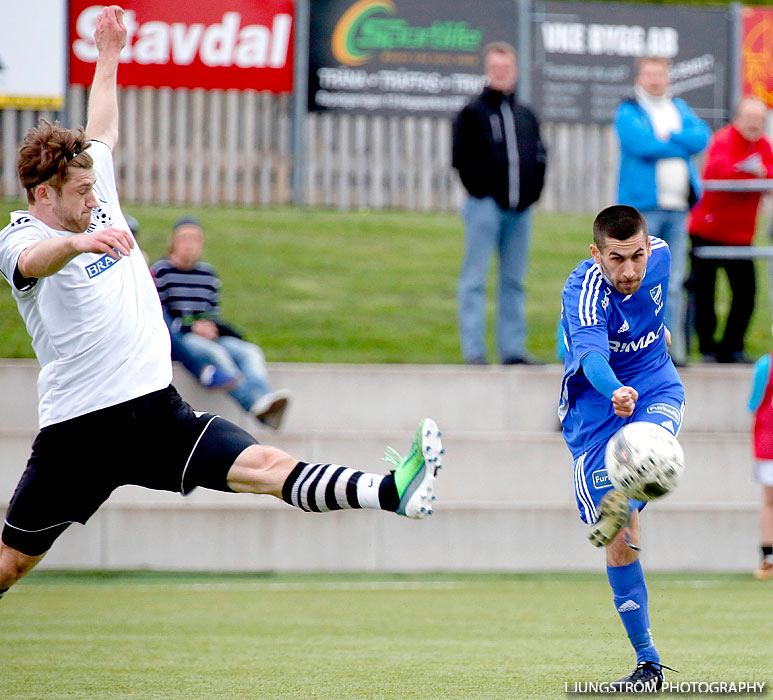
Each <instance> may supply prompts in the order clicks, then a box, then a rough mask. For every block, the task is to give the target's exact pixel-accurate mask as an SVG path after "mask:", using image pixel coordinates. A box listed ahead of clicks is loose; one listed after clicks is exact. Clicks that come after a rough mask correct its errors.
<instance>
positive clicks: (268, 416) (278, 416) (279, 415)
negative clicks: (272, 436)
mask: <svg viewBox="0 0 773 700" xmlns="http://www.w3.org/2000/svg"><path fill="white" fill-rule="evenodd" d="M290 396H291V394H290V392H289V391H271V392H269V393H268V394H263V396H261V397H260V398H259V399H258V400H257V401H256V402H255V403H254V404H252V408H251V409H250V413H252V414H253V415H254V416H255V418H257V419H258V420H259V421H260V422H261V423H263V425H265V426H267V427H269V428H271V429H272V430H279V428H280V427H281V426H282V420H283V419H284V415H285V411H286V410H287V406H288V405H289V403H290Z"/></svg>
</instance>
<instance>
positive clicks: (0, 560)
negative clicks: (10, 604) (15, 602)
mask: <svg viewBox="0 0 773 700" xmlns="http://www.w3.org/2000/svg"><path fill="white" fill-rule="evenodd" d="M42 558H43V557H42V555H41V556H38V557H32V556H28V555H26V554H22V553H21V552H18V551H17V550H15V549H12V548H11V547H7V546H5V545H3V544H0V591H2V590H6V589H8V588H10V587H11V586H13V585H14V584H15V583H16V582H17V581H19V579H21V578H22V577H23V576H24V575H25V574H26V573H27V572H29V571H30V570H31V569H32V567H34V566H35V564H37V563H38V562H39V561H40V560H41V559H42Z"/></svg>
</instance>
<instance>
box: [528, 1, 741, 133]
mask: <svg viewBox="0 0 773 700" xmlns="http://www.w3.org/2000/svg"><path fill="white" fill-rule="evenodd" d="M730 27H731V25H730V13H729V12H728V11H727V10H726V9H723V8H711V7H685V6H679V5H668V6H661V5H646V4H638V3H613V2H561V1H558V2H553V1H550V0H549V1H548V2H540V3H537V4H536V5H535V9H534V24H533V29H534V60H533V64H532V66H533V73H532V85H533V91H532V94H533V97H534V106H535V108H536V110H537V113H538V114H539V115H540V116H541V117H542V118H543V119H544V120H546V121H556V122H599V123H609V122H610V121H612V119H613V117H614V114H615V110H616V108H617V105H618V104H619V103H620V101H621V100H622V99H624V98H626V97H630V96H631V95H633V81H634V78H635V77H636V76H635V71H636V59H637V58H639V57H641V56H661V57H663V58H666V59H668V60H669V61H671V71H670V72H671V92H672V94H674V95H675V96H679V97H682V98H684V99H685V100H686V101H687V103H688V104H689V105H690V107H692V108H693V109H694V110H695V112H696V114H697V115H698V116H699V117H702V118H703V119H705V120H706V121H708V122H709V123H710V124H712V126H715V127H716V126H720V125H721V124H723V123H724V121H725V120H726V119H727V116H728V112H727V107H728V102H729V94H728V91H729V84H730V80H729V75H728V64H729V55H730Z"/></svg>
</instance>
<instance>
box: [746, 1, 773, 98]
mask: <svg viewBox="0 0 773 700" xmlns="http://www.w3.org/2000/svg"><path fill="white" fill-rule="evenodd" d="M741 13H742V15H741V16H742V17H743V42H742V44H741V71H742V73H743V82H742V91H743V94H744V95H756V96H757V97H759V98H760V99H761V100H762V101H763V102H765V103H767V105H768V106H769V107H773V10H771V9H770V8H769V7H744V8H743V9H742V10H741Z"/></svg>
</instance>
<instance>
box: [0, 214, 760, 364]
mask: <svg viewBox="0 0 773 700" xmlns="http://www.w3.org/2000/svg"><path fill="white" fill-rule="evenodd" d="M20 206H22V203H20V202H12V201H2V200H0V221H2V220H6V215H7V212H9V211H11V210H13V209H14V208H17V207H20ZM126 211H127V212H128V213H131V214H133V215H134V216H136V217H137V218H138V219H139V221H140V223H141V226H142V231H141V236H140V240H141V244H142V246H143V247H144V248H145V249H146V250H147V252H148V253H149V255H150V257H151V260H155V259H157V258H158V257H161V256H163V254H164V251H165V249H166V245H167V242H168V236H169V231H170V229H171V225H172V223H173V222H174V220H175V219H176V218H177V217H178V216H179V215H181V214H183V213H190V212H193V213H195V214H197V215H198V216H199V217H200V218H201V220H202V222H203V224H204V227H205V229H206V231H207V234H208V237H207V246H206V249H205V258H206V259H207V260H208V261H210V262H212V263H213V264H214V265H215V267H216V268H217V270H218V272H219V273H220V275H221V277H222V278H223V281H224V289H223V309H224V314H225V316H226V318H228V319H230V320H232V321H233V323H234V324H235V325H237V326H239V327H241V328H242V329H243V330H245V331H246V335H247V337H248V338H249V339H251V340H253V341H255V342H257V343H259V344H260V345H261V346H262V347H263V349H264V350H265V351H266V355H267V357H268V359H269V360H270V361H288V362H374V363H376V362H399V363H406V362H417V363H455V362H460V361H461V356H460V352H459V341H458V332H457V324H456V281H457V276H458V272H459V265H460V262H461V253H462V240H463V233H462V225H461V221H460V218H459V217H458V216H457V215H455V214H437V213H434V214H421V213H411V212H372V211H364V212H359V211H358V212H339V211H333V210H320V209H293V208H289V207H285V208H266V209H246V208H236V207H231V208H228V207H218V208H180V207H175V206H168V207H162V206H149V205H146V206H141V205H127V206H126ZM592 219H593V217H592V216H590V215H572V214H544V213H537V215H536V217H535V232H534V243H533V248H532V255H531V264H530V268H529V275H528V279H527V295H528V320H529V329H530V330H529V340H528V347H529V350H530V351H531V352H532V353H533V354H534V355H535V356H536V357H538V358H539V359H541V360H544V361H554V348H555V329H556V320H557V318H558V314H559V312H560V308H561V302H560V294H561V288H562V286H563V284H564V281H565V280H566V277H567V276H568V274H569V272H570V271H571V270H572V269H573V268H574V266H575V265H576V264H577V263H578V262H579V261H580V260H581V259H583V258H585V257H587V256H588V243H589V241H590V227H591V223H592ZM759 268H760V269H759V272H758V276H759V279H760V293H759V294H758V310H757V313H756V314H755V317H754V321H753V325H752V328H751V330H750V333H749V350H750V352H751V353H752V354H754V355H760V354H762V353H764V352H767V351H768V350H769V349H770V345H771V343H770V313H769V303H768V295H767V280H766V278H765V271H766V266H765V265H764V264H761V265H759ZM494 270H495V264H492V275H491V281H490V284H489V298H490V300H491V303H490V305H489V313H488V320H489V324H488V325H489V338H488V341H489V347H490V349H491V352H490V354H491V357H492V358H494V356H495V355H494V350H493V348H494V323H493V317H494V303H493V298H494V284H493V281H494ZM723 289H724V287H723ZM726 298H727V294H726V292H725V293H724V294H723V300H726ZM723 305H726V301H723ZM0 357H32V349H31V346H30V342H29V339H28V337H27V334H26V331H25V329H24V327H23V325H22V323H21V320H20V319H19V317H18V314H17V313H16V309H15V304H14V303H13V300H12V298H11V296H10V294H9V293H8V290H7V289H4V290H3V291H2V292H0Z"/></svg>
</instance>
